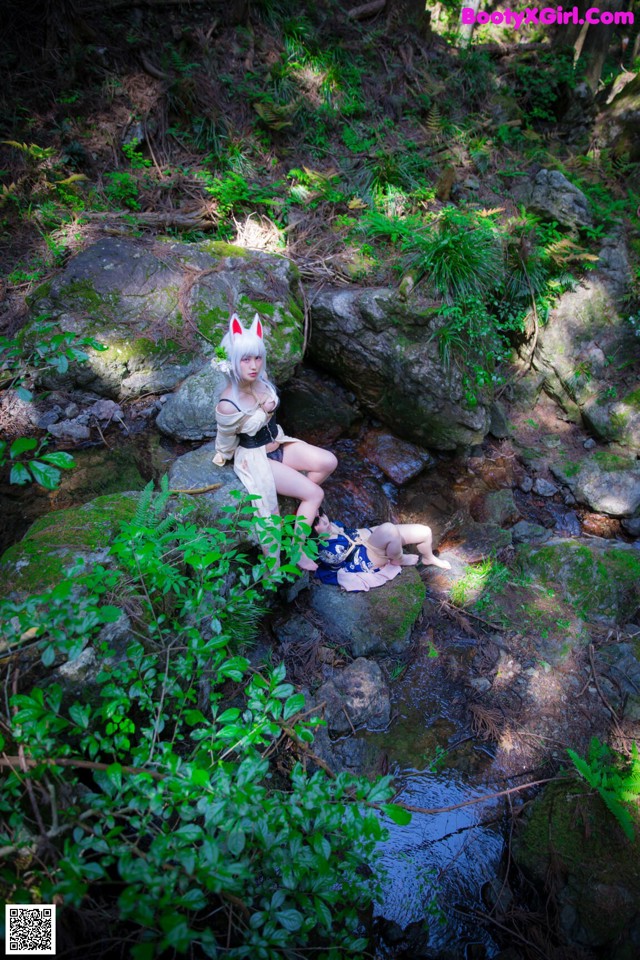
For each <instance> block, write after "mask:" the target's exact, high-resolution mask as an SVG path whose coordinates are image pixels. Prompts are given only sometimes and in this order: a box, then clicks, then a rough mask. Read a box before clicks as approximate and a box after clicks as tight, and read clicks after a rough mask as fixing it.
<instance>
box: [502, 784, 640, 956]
mask: <svg viewBox="0 0 640 960" xmlns="http://www.w3.org/2000/svg"><path fill="white" fill-rule="evenodd" d="M632 816H633V817H634V819H635V822H636V829H635V833H636V838H635V840H634V841H633V842H630V841H629V840H627V839H626V837H625V836H624V834H623V832H622V829H621V828H620V827H619V825H618V824H617V823H616V821H615V819H614V818H613V815H612V814H611V813H610V812H609V811H608V810H607V808H606V807H605V805H604V803H603V801H602V800H601V798H600V797H599V796H598V795H597V794H595V793H593V792H592V791H591V790H590V789H589V787H588V785H587V784H586V783H583V782H582V781H576V780H567V781H564V782H561V783H554V784H551V785H549V786H548V787H546V788H545V790H544V791H543V792H542V793H541V794H540V796H539V797H538V798H537V800H536V801H535V803H534V804H533V807H532V809H531V813H530V815H529V817H528V819H527V820H526V822H525V824H524V827H523V829H522V831H521V832H520V834H519V835H518V836H517V837H516V840H515V843H514V847H513V853H514V859H515V861H516V863H517V864H518V866H520V867H521V868H522V869H523V870H524V871H525V873H527V874H528V875H529V877H531V879H533V880H534V882H535V883H536V884H538V886H539V887H540V889H541V890H542V889H543V887H544V885H545V883H547V882H548V879H549V875H550V872H553V875H554V877H555V878H556V882H562V886H561V889H560V891H559V893H558V905H559V906H560V911H559V917H560V922H561V925H562V927H563V928H564V931H565V933H566V934H567V936H568V937H569V938H570V939H571V940H572V941H574V942H578V943H580V944H582V945H583V946H586V947H609V948H610V949H611V952H609V953H607V954H606V955H607V957H611V958H612V960H613V958H615V960H618V958H620V960H623V958H625V960H626V958H627V957H628V960H632V957H634V956H636V954H634V953H625V947H624V945H625V944H629V943H630V938H629V935H630V932H631V931H632V930H633V931H634V933H635V934H636V936H637V935H638V932H640V839H639V837H638V832H639V829H640V816H639V815H638V813H637V812H636V813H635V814H634V813H633V812H632ZM560 877H562V878H563V879H562V881H560ZM603 955H604V954H603Z"/></svg>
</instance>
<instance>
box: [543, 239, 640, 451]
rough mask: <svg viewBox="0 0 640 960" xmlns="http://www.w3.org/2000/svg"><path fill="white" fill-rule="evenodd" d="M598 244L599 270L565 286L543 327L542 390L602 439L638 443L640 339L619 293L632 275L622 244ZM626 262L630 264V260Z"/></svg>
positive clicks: (636, 446)
mask: <svg viewBox="0 0 640 960" xmlns="http://www.w3.org/2000/svg"><path fill="white" fill-rule="evenodd" d="M620 245H621V247H622V251H621V250H618V251H617V253H615V254H614V252H613V247H612V246H611V244H610V243H605V244H604V246H603V248H602V250H601V258H602V264H601V267H602V269H599V270H598V271H597V272H596V271H594V272H593V273H592V274H590V276H589V277H588V279H585V280H584V281H583V282H582V283H580V285H579V286H578V287H576V288H575V289H574V290H570V291H567V292H566V293H564V294H563V295H562V296H561V297H560V299H559V301H558V303H557V304H556V306H555V307H554V309H553V310H552V311H551V313H550V315H549V319H548V321H547V323H546V324H545V326H544V327H542V328H541V330H540V336H539V339H538V345H537V350H536V354H535V357H534V362H533V365H534V368H535V369H536V370H537V371H540V373H541V374H542V375H543V377H544V381H543V384H544V390H545V392H546V393H548V394H549V396H551V397H552V398H553V399H554V400H556V402H558V403H559V404H560V406H561V407H562V408H563V410H564V411H565V413H567V414H568V415H569V417H570V418H571V419H572V420H574V421H576V422H579V421H582V423H583V424H584V425H585V426H586V427H587V428H588V429H589V431H590V432H591V433H592V434H593V435H594V436H595V437H597V438H598V439H600V440H605V441H617V442H619V443H623V444H625V445H626V446H628V447H630V448H631V449H633V450H640V391H639V390H638V388H637V373H634V366H635V365H636V364H637V363H638V362H640V338H638V337H637V336H635V335H634V330H633V327H632V325H631V324H630V323H629V322H628V320H627V319H626V316H625V315H624V312H623V311H619V310H618V307H617V303H616V297H618V296H619V295H620V294H621V291H623V290H624V289H625V288H626V285H627V284H626V282H625V280H626V281H628V279H629V272H628V261H627V258H626V252H625V250H624V245H623V244H622V241H620ZM625 264H626V266H625Z"/></svg>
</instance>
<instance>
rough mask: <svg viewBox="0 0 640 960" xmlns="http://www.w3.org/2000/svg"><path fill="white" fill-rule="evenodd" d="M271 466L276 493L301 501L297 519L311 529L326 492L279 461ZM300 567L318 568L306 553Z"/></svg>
mask: <svg viewBox="0 0 640 960" xmlns="http://www.w3.org/2000/svg"><path fill="white" fill-rule="evenodd" d="M317 449H319V448H317ZM332 456H333V455H332ZM269 464H270V466H271V470H272V472H273V478H274V480H275V484H276V491H277V492H278V493H280V494H282V496H284V497H293V498H294V500H299V501H300V505H299V506H298V510H297V512H296V513H297V517H298V519H299V520H304V522H305V523H307V524H308V525H309V526H310V527H311V526H312V524H313V521H314V520H315V518H316V514H317V513H318V509H319V507H320V504H321V503H322V500H323V498H324V490H323V489H322V487H320V486H318V484H317V483H314V481H313V480H311V479H310V478H309V477H308V476H307V477H305V476H304V474H302V473H299V472H298V470H296V469H294V468H293V467H291V466H289V465H288V464H286V463H284V462H283V463H279V462H278V461H277V460H269ZM298 566H299V567H301V568H302V569H303V570H317V568H318V564H317V563H314V562H313V560H311V559H310V558H309V557H307V556H305V555H304V553H303V554H302V556H301V557H300V559H299V560H298Z"/></svg>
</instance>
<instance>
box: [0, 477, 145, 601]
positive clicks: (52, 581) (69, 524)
mask: <svg viewBox="0 0 640 960" xmlns="http://www.w3.org/2000/svg"><path fill="white" fill-rule="evenodd" d="M138 498H139V494H137V493H118V494H112V495H110V496H105V497H98V498H97V499H96V500H92V501H90V502H89V503H85V504H84V505H83V506H81V507H70V508H69V509H67V510H56V511H54V512H53V513H48V514H47V515H46V516H44V517H41V518H40V519H39V520H36V522H35V523H34V524H33V525H32V526H31V527H30V528H29V530H28V531H27V533H26V534H25V537H24V539H23V540H21V541H20V543H16V544H14V546H12V547H9V549H8V550H7V551H6V552H5V553H4V554H3V556H2V558H1V559H0V571H1V572H2V585H1V587H0V595H2V596H7V595H10V594H16V595H22V596H32V595H35V594H39V593H43V592H44V591H46V590H50V589H51V588H52V587H54V586H55V585H56V584H57V583H59V582H60V580H62V579H64V577H65V576H66V572H67V570H69V568H71V567H72V566H74V564H75V563H76V562H78V561H80V562H82V563H84V564H91V563H92V562H100V561H102V560H104V558H105V556H106V552H107V547H108V544H109V541H110V540H111V539H112V537H113V536H114V535H115V534H116V533H117V531H118V527H119V524H120V523H121V522H122V521H126V520H130V519H131V518H132V517H133V516H134V514H135V511H136V508H137V505H138Z"/></svg>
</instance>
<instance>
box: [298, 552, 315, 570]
mask: <svg viewBox="0 0 640 960" xmlns="http://www.w3.org/2000/svg"><path fill="white" fill-rule="evenodd" d="M298 566H299V567H300V569H301V570H308V571H309V573H313V572H314V570H317V569H318V564H317V563H315V562H314V561H313V560H312V559H311V557H305V555H304V553H303V554H302V556H301V557H300V559H299V560H298Z"/></svg>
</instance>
